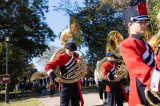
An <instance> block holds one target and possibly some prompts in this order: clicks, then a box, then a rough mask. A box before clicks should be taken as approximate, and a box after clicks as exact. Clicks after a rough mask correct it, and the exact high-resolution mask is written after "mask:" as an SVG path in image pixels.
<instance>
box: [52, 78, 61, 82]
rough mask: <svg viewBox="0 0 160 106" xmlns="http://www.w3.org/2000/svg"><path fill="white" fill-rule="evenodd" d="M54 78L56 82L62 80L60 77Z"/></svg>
mask: <svg viewBox="0 0 160 106" xmlns="http://www.w3.org/2000/svg"><path fill="white" fill-rule="evenodd" d="M54 80H55V81H56V82H62V79H61V78H60V77H56V78H55V79H54Z"/></svg>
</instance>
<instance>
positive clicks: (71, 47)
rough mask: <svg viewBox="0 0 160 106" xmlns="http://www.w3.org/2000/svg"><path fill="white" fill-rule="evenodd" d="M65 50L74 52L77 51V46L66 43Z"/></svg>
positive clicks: (73, 43)
mask: <svg viewBox="0 0 160 106" xmlns="http://www.w3.org/2000/svg"><path fill="white" fill-rule="evenodd" d="M65 48H66V49H68V50H70V51H76V50H77V45H76V43H75V42H67V43H66V45H65Z"/></svg>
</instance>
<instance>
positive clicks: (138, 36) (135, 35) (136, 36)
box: [131, 34, 143, 40]
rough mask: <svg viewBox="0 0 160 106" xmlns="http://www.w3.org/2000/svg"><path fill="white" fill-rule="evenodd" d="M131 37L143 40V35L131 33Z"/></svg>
mask: <svg viewBox="0 0 160 106" xmlns="http://www.w3.org/2000/svg"><path fill="white" fill-rule="evenodd" d="M131 37H133V38H135V39H138V40H143V36H141V35H137V34H132V35H131Z"/></svg>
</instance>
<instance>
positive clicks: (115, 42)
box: [95, 31, 128, 82]
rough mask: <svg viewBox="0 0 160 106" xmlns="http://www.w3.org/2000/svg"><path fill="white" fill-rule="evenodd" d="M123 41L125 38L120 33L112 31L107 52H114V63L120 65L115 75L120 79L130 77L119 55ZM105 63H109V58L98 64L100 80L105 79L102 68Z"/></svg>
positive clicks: (97, 70) (109, 35)
mask: <svg viewBox="0 0 160 106" xmlns="http://www.w3.org/2000/svg"><path fill="white" fill-rule="evenodd" d="M122 41H123V36H122V35H121V34H120V33H119V32H118V31H111V32H110V33H109V34H108V38H107V44H106V52H112V53H113V54H114V55H115V57H116V59H114V62H116V63H118V67H117V70H116V73H115V74H116V75H117V76H118V78H119V79H122V78H127V77H128V71H127V69H126V66H125V64H124V63H123V61H122V58H121V56H120V53H119V45H120V43H121V42H122ZM105 61H107V57H104V58H103V59H102V60H100V61H99V62H98V63H97V66H96V70H95V71H96V74H97V77H98V78H99V79H105V78H103V77H102V73H101V68H100V67H101V65H102V64H103V62H105ZM113 82H114V81H113Z"/></svg>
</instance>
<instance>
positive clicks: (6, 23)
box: [0, 0, 56, 80]
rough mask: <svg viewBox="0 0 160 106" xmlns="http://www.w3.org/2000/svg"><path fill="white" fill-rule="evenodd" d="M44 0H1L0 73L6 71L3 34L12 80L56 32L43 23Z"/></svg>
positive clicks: (28, 64)
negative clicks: (6, 44)
mask: <svg viewBox="0 0 160 106" xmlns="http://www.w3.org/2000/svg"><path fill="white" fill-rule="evenodd" d="M46 12H48V2H47V0H8V1H4V0H3V1H1V2H0V69H1V70H0V74H4V73H5V56H6V55H5V52H6V51H5V50H6V47H5V37H6V36H9V37H10V38H11V41H10V42H9V73H10V74H11V76H12V79H13V80H17V78H18V77H20V76H23V75H25V74H26V73H25V72H27V71H28V67H29V66H30V62H31V60H32V58H33V57H35V56H37V55H39V54H41V53H42V52H43V51H44V50H45V49H46V48H47V47H48V45H47V41H49V40H52V41H53V40H54V39H55V37H56V36H55V35H54V33H53V32H52V30H51V29H50V28H49V27H48V25H47V24H46V23H45V13H46Z"/></svg>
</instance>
